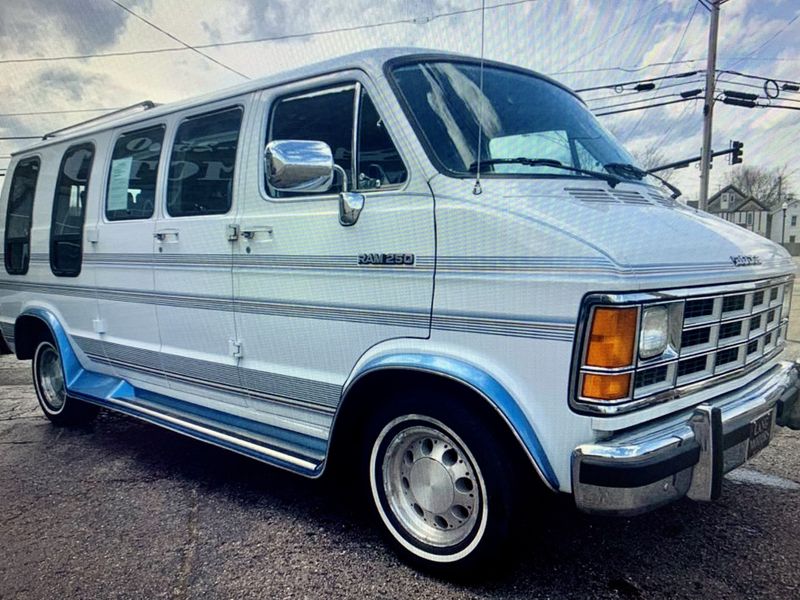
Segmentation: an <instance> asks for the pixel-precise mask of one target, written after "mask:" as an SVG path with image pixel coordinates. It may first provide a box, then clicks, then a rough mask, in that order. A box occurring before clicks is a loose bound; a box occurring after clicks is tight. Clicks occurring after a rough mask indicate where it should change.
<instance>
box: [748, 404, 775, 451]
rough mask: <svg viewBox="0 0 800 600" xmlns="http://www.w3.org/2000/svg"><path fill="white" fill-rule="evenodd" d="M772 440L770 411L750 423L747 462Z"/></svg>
mask: <svg viewBox="0 0 800 600" xmlns="http://www.w3.org/2000/svg"><path fill="white" fill-rule="evenodd" d="M771 438H772V411H770V412H768V413H766V414H764V415H761V416H760V417H758V418H757V419H756V420H755V421H750V440H749V442H748V445H747V458H748V460H749V459H750V458H752V457H753V456H755V455H756V454H758V453H759V452H761V451H762V450H763V449H764V448H766V447H767V446H768V445H769V440H770V439H771Z"/></svg>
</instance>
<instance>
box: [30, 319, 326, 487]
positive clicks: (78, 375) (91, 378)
mask: <svg viewBox="0 0 800 600" xmlns="http://www.w3.org/2000/svg"><path fill="white" fill-rule="evenodd" d="M22 314H23V315H29V316H34V317H38V318H40V319H42V320H43V321H44V322H45V323H47V325H48V326H49V328H50V331H51V332H52V334H53V337H54V338H55V341H56V343H57V344H58V347H59V352H60V354H61V364H62V366H63V369H64V379H65V382H66V385H67V389H68V390H69V393H70V395H74V396H75V397H78V398H81V399H82V400H86V401H88V402H92V403H94V404H98V405H100V406H103V407H105V408H109V409H111V410H114V411H117V412H122V413H125V414H129V415H131V416H133V417H136V418H139V419H143V420H145V421H149V422H151V423H154V424H156V425H160V426H161V427H164V428H166V429H169V430H172V431H178V432H180V433H184V434H186V435H188V436H190V437H193V438H196V439H200V440H202V441H205V442H209V443H212V444H214V445H216V446H221V447H223V448H227V449H229V450H233V451H234V452H237V453H239V454H244V455H246V456H250V457H252V458H255V459H257V460H260V461H262V462H267V463H270V464H273V465H276V466H279V467H282V468H285V469H288V470H291V471H294V472H296V473H299V474H302V475H308V476H312V477H316V476H318V475H319V474H320V473H321V466H322V460H323V457H324V453H325V451H326V449H327V440H321V439H316V438H311V437H309V436H305V435H302V434H299V433H295V432H291V431H288V430H284V429H279V428H277V427H272V426H269V425H266V424H263V423H257V422H255V421H250V420H249V419H244V418H242V417H237V416H235V415H229V414H227V413H223V412H220V411H217V410H214V409H209V408H206V407H200V406H197V405H192V404H189V403H187V402H183V401H181V400H178V399H175V398H170V397H168V396H163V395H161V394H156V393H153V392H149V391H147V390H141V389H139V388H136V387H134V386H132V385H131V384H130V383H128V382H127V381H125V380H124V379H120V378H117V377H112V376H109V375H103V374H100V373H95V372H92V371H89V370H87V369H85V368H84V367H83V366H82V365H81V363H80V361H79V360H78V357H77V355H76V354H75V351H74V349H73V348H72V344H71V343H70V341H69V338H68V336H67V334H66V332H65V331H64V328H63V327H62V326H61V324H60V323H59V322H58V320H57V319H56V318H55V316H54V315H52V314H51V313H50V312H49V311H46V310H43V309H39V308H33V309H29V310H26V311H25V312H24V313H22ZM114 400H122V401H125V402H128V403H130V404H137V405H140V406H142V407H143V408H151V409H154V408H155V409H157V410H158V411H159V412H161V413H163V414H164V415H165V416H170V414H171V413H179V416H180V417H181V418H183V419H184V420H186V421H187V422H195V423H197V424H200V425H203V426H206V427H209V425H208V424H209V423H211V424H212V425H211V426H210V427H213V428H215V429H217V430H218V431H219V432H221V433H225V434H226V435H229V436H232V437H237V438H239V439H242V440H244V441H252V442H253V443H256V444H261V445H262V446H264V447H267V446H266V445H264V444H263V442H260V441H259V440H258V438H259V437H270V438H271V439H272V441H273V442H274V443H272V444H270V446H272V447H274V448H276V449H279V450H280V451H281V452H284V453H285V454H287V455H289V454H291V455H293V456H296V457H297V458H300V459H303V460H306V461H309V462H311V461H316V462H317V467H316V468H315V469H305V468H302V467H299V466H296V465H293V464H289V463H286V462H283V461H281V460H279V459H273V458H270V457H268V456H265V455H264V454H260V453H258V452H256V451H251V450H248V449H247V448H243V447H241V446H238V445H235V444H228V443H225V442H222V441H220V440H219V439H218V438H215V437H210V436H206V435H203V434H202V433H198V432H197V431H192V430H189V429H187V428H185V427H181V426H180V425H176V424H175V423H170V422H168V421H166V420H162V419H159V418H158V417H157V416H143V415H142V413H139V412H137V411H136V410H135V409H128V408H125V407H122V406H119V405H117V404H115V403H114ZM172 416H177V415H174V414H173V415H172ZM191 417H195V419H196V420H194V421H193V420H192V419H191ZM214 425H216V427H214ZM226 426H227V429H226ZM231 429H238V430H240V431H244V432H245V434H248V433H249V434H250V435H251V436H252V437H248V436H246V435H245V436H243V435H242V434H241V433H232V432H231ZM300 448H302V450H304V452H302V453H301V452H299V451H298V450H299V449H300Z"/></svg>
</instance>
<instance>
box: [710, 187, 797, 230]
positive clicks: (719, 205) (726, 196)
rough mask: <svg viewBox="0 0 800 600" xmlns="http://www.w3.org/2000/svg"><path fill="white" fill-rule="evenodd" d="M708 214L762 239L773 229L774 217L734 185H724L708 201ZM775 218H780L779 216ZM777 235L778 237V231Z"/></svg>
mask: <svg viewBox="0 0 800 600" xmlns="http://www.w3.org/2000/svg"><path fill="white" fill-rule="evenodd" d="M708 212H710V213H711V214H713V215H716V216H718V217H720V218H722V219H725V220H726V221H730V222H731V223H736V224H737V225H739V226H741V227H743V228H744V229H748V230H750V231H754V232H755V233H758V234H760V235H763V236H764V237H770V229H775V228H774V227H772V228H771V227H770V224H771V222H772V221H773V219H774V217H775V215H773V214H770V211H769V210H768V209H767V207H766V206H764V205H763V204H761V203H760V202H759V201H758V200H756V199H755V198H754V197H753V196H748V195H747V194H745V193H744V192H742V191H741V190H740V189H739V188H737V187H736V186H735V185H726V186H725V187H724V188H722V189H721V190H719V191H718V192H717V193H716V194H714V195H713V196H711V197H710V198H709V199H708ZM777 216H778V218H780V215H777ZM778 234H779V235H780V229H778ZM778 240H780V237H779V238H778ZM787 241H788V238H787Z"/></svg>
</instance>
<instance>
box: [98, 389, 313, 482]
mask: <svg viewBox="0 0 800 600" xmlns="http://www.w3.org/2000/svg"><path fill="white" fill-rule="evenodd" d="M106 402H109V403H111V404H116V405H118V406H120V407H122V408H125V409H126V410H128V411H130V412H131V413H141V414H142V415H143V416H145V417H152V418H154V419H158V420H160V421H166V422H168V423H171V424H173V425H176V426H178V427H181V428H184V429H188V430H190V431H195V432H197V433H200V434H202V435H204V436H207V437H211V438H214V439H217V440H219V441H220V442H222V443H225V444H229V445H231V446H238V447H240V448H243V449H245V450H249V451H251V452H255V453H257V454H263V455H264V456H267V457H269V458H271V459H274V460H279V461H281V462H285V463H288V464H290V465H294V466H296V467H300V468H301V469H307V470H308V471H314V470H315V469H316V468H317V467H318V466H319V465H318V464H316V463H313V462H310V461H307V460H303V459H302V458H298V457H296V456H292V455H291V454H285V453H284V452H280V451H278V450H273V449H272V448H267V447H265V446H260V445H258V444H254V443H252V442H248V441H246V440H242V439H239V438H237V437H234V436H231V435H228V434H226V433H222V432H220V431H216V430H214V429H209V428H208V427H203V426H202V425H197V424H196V423H192V422H190V421H184V420H183V419H178V418H177V417H173V416H171V415H167V414H164V413H160V412H158V411H155V410H150V409H149V408H144V407H142V406H138V405H136V404H131V403H130V402H126V401H124V400H120V399H119V398H114V397H111V398H107V399H106ZM132 416H136V415H135V414H134V415H132ZM179 433H182V432H179ZM203 441H205V440H203ZM226 448H227V446H226Z"/></svg>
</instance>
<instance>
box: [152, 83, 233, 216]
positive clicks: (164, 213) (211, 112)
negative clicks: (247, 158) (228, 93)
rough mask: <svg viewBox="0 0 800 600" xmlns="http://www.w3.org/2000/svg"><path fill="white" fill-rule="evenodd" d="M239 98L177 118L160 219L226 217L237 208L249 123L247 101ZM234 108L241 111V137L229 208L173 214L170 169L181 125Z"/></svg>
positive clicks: (165, 170) (161, 196) (170, 141)
mask: <svg viewBox="0 0 800 600" xmlns="http://www.w3.org/2000/svg"><path fill="white" fill-rule="evenodd" d="M238 100H239V102H237V103H235V104H222V105H221V106H219V107H218V108H212V109H211V110H209V109H208V106H202V107H200V108H201V110H200V111H198V112H193V113H189V114H186V115H183V116H181V117H180V118H179V120H177V121H176V122H175V123H174V125H173V127H172V132H171V134H170V138H169V157H168V160H167V161H166V162H165V163H164V183H163V184H162V186H161V188H162V191H161V194H160V196H159V201H160V203H161V211H162V212H161V215H160V216H159V219H162V220H167V219H207V218H214V217H216V218H219V217H224V216H226V215H231V212H232V211H233V210H234V209H235V207H236V202H235V201H236V178H237V176H238V175H239V164H240V163H241V160H242V156H241V153H242V145H243V142H242V140H243V139H244V137H243V133H244V131H245V126H246V125H247V119H246V116H247V110H246V107H245V101H243V100H242V99H241V98H238ZM232 109H238V110H239V111H240V112H241V120H240V122H239V137H238V138H237V141H236V156H235V157H234V162H233V174H232V175H231V182H232V184H231V202H230V206H228V210H226V211H225V212H224V213H211V214H205V215H173V214H171V213H170V212H169V202H168V200H169V198H168V196H169V169H170V167H171V166H172V151H173V149H174V148H175V139H176V137H177V135H178V131H179V130H180V128H181V125H183V124H184V123H185V122H186V121H190V120H192V119H199V118H202V117H207V116H210V115H214V114H217V113H222V112H225V111H228V110H232ZM166 145H167V144H166V143H165V144H164V146H165V148H166Z"/></svg>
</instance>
